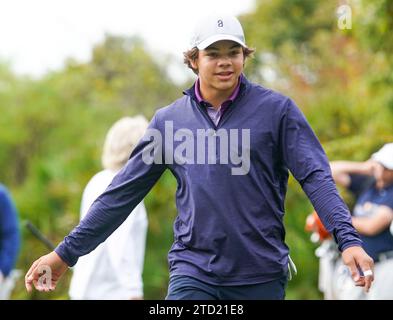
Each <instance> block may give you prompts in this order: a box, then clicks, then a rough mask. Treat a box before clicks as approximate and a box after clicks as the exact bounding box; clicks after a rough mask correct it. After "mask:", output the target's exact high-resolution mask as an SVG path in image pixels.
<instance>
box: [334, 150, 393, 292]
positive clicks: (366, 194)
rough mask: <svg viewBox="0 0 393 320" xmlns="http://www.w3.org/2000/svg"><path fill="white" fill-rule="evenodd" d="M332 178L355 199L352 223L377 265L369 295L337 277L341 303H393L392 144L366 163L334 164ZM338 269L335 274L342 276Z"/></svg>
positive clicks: (341, 162) (343, 278)
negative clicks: (392, 226)
mask: <svg viewBox="0 0 393 320" xmlns="http://www.w3.org/2000/svg"><path fill="white" fill-rule="evenodd" d="M331 169H332V173H333V178H334V180H335V181H336V183H337V184H340V185H342V186H344V187H346V188H347V189H348V190H349V191H351V192H352V193H353V195H354V196H355V198H356V204H355V206H354V209H353V217H352V223H353V225H354V227H355V228H356V229H357V231H358V232H359V234H360V235H361V239H362V241H363V247H364V249H365V250H366V252H367V253H368V254H369V255H370V256H371V257H372V258H373V259H374V261H375V280H374V284H373V286H372V287H371V289H370V292H369V294H365V293H364V292H363V291H362V290H361V288H357V287H353V286H352V285H349V284H347V281H348V282H350V281H351V279H350V278H349V277H347V278H346V277H342V276H341V277H340V276H336V277H334V279H335V281H336V286H337V287H336V289H335V291H336V294H337V298H339V299H393V289H392V288H393V272H392V270H393V235H392V233H391V232H390V230H389V229H390V225H391V223H392V221H393V143H389V144H386V145H385V146H383V148H381V149H380V150H379V151H378V152H377V153H375V154H373V155H372V157H371V159H370V160H368V161H366V162H349V161H336V162H332V163H331ZM339 270H340V268H339V267H337V268H336V271H335V272H338V273H340V272H339Z"/></svg>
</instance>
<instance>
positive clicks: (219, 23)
mask: <svg viewBox="0 0 393 320" xmlns="http://www.w3.org/2000/svg"><path fill="white" fill-rule="evenodd" d="M217 25H218V26H219V27H220V28H222V27H223V26H224V22H223V21H222V20H218V21H217Z"/></svg>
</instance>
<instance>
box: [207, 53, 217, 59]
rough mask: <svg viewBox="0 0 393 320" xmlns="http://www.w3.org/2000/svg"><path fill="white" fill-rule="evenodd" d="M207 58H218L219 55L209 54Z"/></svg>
mask: <svg viewBox="0 0 393 320" xmlns="http://www.w3.org/2000/svg"><path fill="white" fill-rule="evenodd" d="M207 56H208V57H210V58H217V57H218V53H216V52H209V53H208V54H207Z"/></svg>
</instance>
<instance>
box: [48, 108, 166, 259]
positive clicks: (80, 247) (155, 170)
mask: <svg viewBox="0 0 393 320" xmlns="http://www.w3.org/2000/svg"><path fill="white" fill-rule="evenodd" d="M153 129H155V130H154V131H155V132H158V131H157V127H156V116H155V117H154V118H153V120H152V121H151V122H150V124H149V127H148V130H147V133H146V134H145V136H144V137H143V138H142V139H141V141H140V142H139V144H138V145H137V146H136V147H135V149H134V151H133V152H132V154H131V156H130V159H129V160H128V162H127V164H126V165H125V166H124V167H123V168H122V169H121V170H120V171H119V173H118V174H117V175H116V176H115V177H114V178H113V180H112V183H111V184H110V185H109V186H108V188H107V189H106V190H105V192H104V193H103V194H101V195H100V196H99V197H98V198H97V199H96V200H95V201H94V202H93V204H92V205H91V207H90V209H89V211H88V213H87V214H86V216H85V217H84V218H83V219H82V221H81V222H80V223H79V225H78V226H77V227H75V228H74V229H73V230H72V231H71V233H70V234H69V235H68V236H66V237H65V238H64V240H63V242H61V243H60V244H59V245H58V247H57V248H56V249H55V251H56V252H57V254H58V255H59V256H60V257H61V258H62V259H63V260H64V261H65V262H66V263H67V264H68V265H69V266H73V265H74V264H75V263H76V262H77V261H78V258H79V257H80V256H83V255H85V254H87V253H89V252H91V251H92V250H94V249H95V248H96V247H97V246H98V245H99V244H100V243H102V242H103V241H105V240H106V239H107V238H108V237H109V236H110V235H111V234H112V232H113V231H115V230H116V229H117V228H118V227H119V226H120V225H121V224H122V223H123V222H124V220H125V219H126V218H127V217H128V215H129V214H130V212H132V211H133V209H134V208H135V207H136V206H137V205H138V204H139V203H140V202H141V201H142V199H143V198H144V197H145V196H146V194H147V193H148V192H149V191H150V190H151V188H152V187H153V186H154V184H155V183H156V182H157V180H158V179H159V178H160V176H161V175H162V173H163V172H164V171H165V168H166V167H165V165H164V164H159V163H157V161H155V162H153V163H151V164H147V162H146V160H145V159H144V158H143V155H144V154H146V153H147V152H148V151H152V150H159V149H160V148H161V150H162V145H158V144H161V142H162V141H161V142H160V141H159V140H158V139H155V138H154V137H153V136H152V135H151V132H152V131H153Z"/></svg>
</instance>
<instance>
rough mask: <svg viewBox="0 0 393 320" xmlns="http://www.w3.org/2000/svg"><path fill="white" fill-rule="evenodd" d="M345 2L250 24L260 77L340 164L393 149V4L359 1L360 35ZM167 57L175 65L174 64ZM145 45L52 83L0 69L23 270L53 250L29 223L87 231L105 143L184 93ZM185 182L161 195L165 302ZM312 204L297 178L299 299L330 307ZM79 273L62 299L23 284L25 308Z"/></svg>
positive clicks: (147, 281)
mask: <svg viewBox="0 0 393 320" xmlns="http://www.w3.org/2000/svg"><path fill="white" fill-rule="evenodd" d="M340 4H342V1H338V0H337V1H322V0H296V1H295V0H294V1H284V0H275V1H273V0H270V1H265V0H260V1H257V5H256V8H255V11H254V12H251V13H249V14H247V15H244V16H243V17H241V20H242V23H243V25H244V28H245V32H246V37H247V42H248V43H249V44H250V45H251V46H252V47H255V48H256V49H257V52H256V54H255V58H254V59H252V60H250V61H249V62H248V63H247V67H246V73H247V76H248V77H249V78H251V79H252V80H254V81H258V82H260V83H261V84H263V85H265V86H268V87H272V88H274V89H276V90H279V91H281V92H283V93H284V94H287V95H288V96H290V97H291V98H293V99H294V101H295V102H296V103H297V104H298V105H299V107H300V108H301V109H302V110H303V112H304V113H305V115H306V117H307V119H308V120H309V122H310V124H311V126H312V127H313V129H314V130H315V132H316V134H317V135H318V137H319V139H320V140H321V142H322V144H323V146H324V148H325V150H326V152H327V154H328V157H329V158H330V159H331V160H338V159H348V160H359V161H362V160H365V159H367V158H368V157H369V155H370V154H371V153H372V152H374V151H375V150H377V149H378V148H379V147H380V146H381V145H382V144H383V143H385V142H388V141H393V133H392V130H391V123H393V93H392V90H391V87H392V84H393V76H392V72H391V70H392V66H393V60H392V49H393V47H392V43H393V41H392V40H393V39H392V35H391V32H390V31H391V30H392V25H393V20H392V19H393V18H392V17H393V14H392V10H393V9H392V8H393V7H392V2H391V1H389V0H367V1H365V0H363V1H348V4H349V5H350V6H351V8H352V9H353V29H352V30H346V31H343V30H340V29H338V28H337V21H336V19H337V17H336V9H337V7H338V6H339V5H340ZM164 60H165V59H164ZM157 61H163V59H162V57H157V56H154V57H153V56H152V55H151V54H150V53H149V52H148V51H147V50H146V49H145V47H144V44H143V42H142V41H141V40H140V39H138V38H123V37H117V36H110V35H108V36H107V37H106V39H105V40H104V41H103V42H102V43H101V44H98V45H97V46H96V47H95V48H94V49H93V51H92V57H91V60H90V61H89V62H87V63H79V62H77V61H73V60H68V61H67V63H66V67H65V68H64V69H63V70H60V71H57V72H52V73H49V74H48V75H46V76H45V77H44V78H42V79H40V80H32V79H29V78H23V77H18V76H16V75H14V74H13V73H12V72H11V71H10V68H9V67H8V65H7V64H6V63H0V112H1V115H2V116H1V117H0V127H1V130H0V146H1V148H0V167H1V168H2V169H3V170H1V171H0V181H2V182H3V183H5V184H6V185H7V186H9V187H10V188H11V190H12V193H13V195H14V197H15V200H16V203H17V207H18V209H19V212H20V218H21V228H22V236H23V245H22V252H21V255H20V259H19V261H18V268H19V269H21V270H22V271H23V272H25V271H26V270H27V268H28V267H29V266H30V264H31V262H32V261H33V260H35V259H36V258H37V257H39V256H40V255H42V254H45V253H46V248H44V247H43V245H42V244H41V243H40V242H38V241H37V240H36V239H35V238H34V237H33V236H32V235H31V234H30V233H29V232H28V231H26V229H25V228H24V227H23V225H22V222H23V221H24V220H26V219H29V220H31V221H32V222H33V223H34V224H36V225H37V226H38V227H39V228H40V229H41V230H42V231H43V232H44V233H45V234H46V235H47V236H48V237H49V238H50V239H51V240H52V241H53V242H54V243H58V242H59V241H61V240H62V238H63V237H64V236H65V235H66V234H68V232H69V231H70V230H71V229H72V228H73V227H74V226H75V225H76V224H77V223H78V220H79V205H80V200H81V193H82V190H83V188H84V187H85V185H86V183H87V181H88V180H89V179H90V178H91V177H92V175H94V174H95V173H96V172H97V171H99V170H100V168H101V165H100V155H101V148H102V144H103V140H104V136H105V134H106V132H107V130H108V128H109V127H110V126H111V125H112V124H113V122H114V121H115V120H117V119H118V118H120V117H122V116H125V115H131V116H132V115H136V114H144V115H145V116H146V117H148V118H150V117H151V116H152V115H153V114H154V111H155V110H156V109H157V108H159V107H162V106H165V105H167V104H168V103H170V102H171V101H173V100H174V99H176V98H177V97H179V96H181V90H182V89H184V88H185V86H186V85H184V86H182V87H181V88H180V87H177V86H176V85H175V84H174V83H173V82H172V81H171V79H170V78H169V77H168V75H167V70H166V68H165V66H163V65H162V64H161V63H158V62H157ZM175 190H176V180H175V179H174V178H173V177H172V176H171V174H170V173H169V172H166V173H165V174H164V175H163V177H162V178H161V179H160V180H159V182H158V183H157V184H156V186H155V187H154V188H153V190H152V191H151V192H150V193H149V195H148V196H147V198H146V199H145V201H146V206H147V210H148V214H149V233H148V239H147V250H146V258H145V270H144V286H145V297H146V298H148V299H162V298H164V297H165V294H166V288H167V283H168V266H167V257H166V256H167V252H168V250H169V249H170V246H171V244H172V241H173V232H172V223H173V219H174V217H175V215H176V208H175V202H174V194H175ZM311 211H312V206H311V204H310V203H309V201H308V199H307V198H306V196H305V195H304V193H303V191H302V190H301V188H300V187H299V185H298V184H297V182H296V181H295V180H294V179H293V178H291V179H290V181H289V191H288V195H287V199H286V212H287V214H286V216H285V224H286V227H287V230H286V231H287V233H286V241H287V244H288V245H289V247H290V250H291V251H290V252H291V256H292V258H293V259H294V261H295V263H296V264H297V266H298V269H299V275H298V276H297V277H296V278H295V279H294V280H293V281H292V282H290V283H289V286H288V290H287V298H288V299H320V298H321V294H320V293H319V292H318V289H317V275H318V261H317V258H316V257H315V255H314V250H315V248H316V245H315V244H312V243H311V241H310V240H309V234H306V233H305V231H304V223H305V218H306V216H307V214H308V213H309V212H311ZM70 275H71V274H70V273H68V274H67V275H66V277H65V279H63V281H62V282H61V283H60V285H59V288H58V289H57V290H56V291H55V292H53V293H50V294H40V293H36V292H35V293H33V294H31V295H28V294H27V293H26V292H25V290H24V287H23V282H22V279H21V280H20V281H19V282H18V284H17V287H16V290H15V292H14V296H13V297H14V298H17V299H47V298H48V299H67V298H68V295H67V289H68V283H69V279H70Z"/></svg>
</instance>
